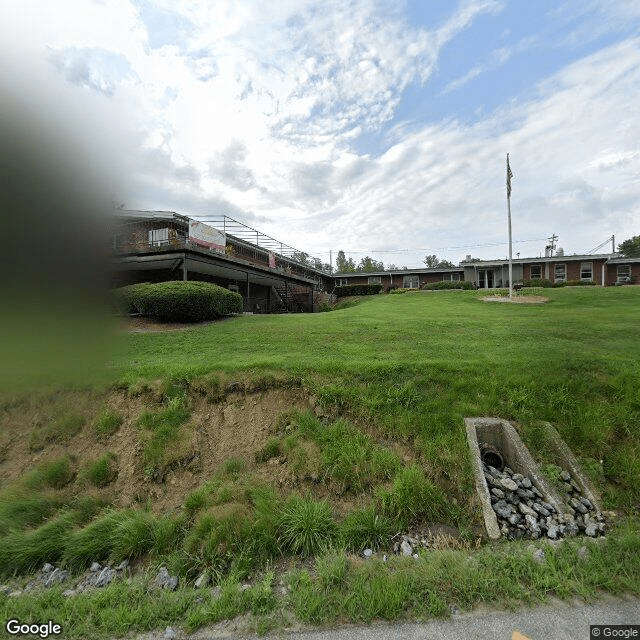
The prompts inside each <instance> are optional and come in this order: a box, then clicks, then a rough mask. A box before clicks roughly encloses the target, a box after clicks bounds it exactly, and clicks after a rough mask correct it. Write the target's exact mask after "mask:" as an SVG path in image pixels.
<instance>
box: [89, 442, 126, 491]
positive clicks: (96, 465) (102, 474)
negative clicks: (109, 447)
mask: <svg viewBox="0 0 640 640" xmlns="http://www.w3.org/2000/svg"><path fill="white" fill-rule="evenodd" d="M85 477H86V478H87V479H88V480H89V482H91V484H93V485H94V486H96V487H106V486H107V485H108V484H111V483H112V482H113V481H114V480H115V479H116V478H117V477H118V457H117V456H116V454H115V453H113V452H112V451H107V453H105V454H104V455H102V456H100V457H99V458H98V459H97V460H95V461H94V462H92V463H91V464H89V466H88V467H87V469H86V470H85Z"/></svg>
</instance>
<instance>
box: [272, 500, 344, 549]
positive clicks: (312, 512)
mask: <svg viewBox="0 0 640 640" xmlns="http://www.w3.org/2000/svg"><path fill="white" fill-rule="evenodd" d="M279 524H280V539H281V540H282V544H283V546H284V548H285V549H287V550H289V551H291V552H293V553H300V554H302V555H305V556H309V555H312V554H315V553H317V552H318V551H320V550H321V549H322V548H323V547H325V546H326V545H328V544H330V543H331V541H332V539H333V537H334V536H335V533H336V524H335V522H334V520H333V514H332V512H331V506H330V505H329V503H328V502H327V501H325V500H320V501H316V500H313V499H312V498H310V497H307V498H301V497H300V496H297V495H295V494H293V495H291V496H290V497H289V499H288V500H287V502H286V504H285V505H284V507H283V509H282V514H281V516H280V523H279Z"/></svg>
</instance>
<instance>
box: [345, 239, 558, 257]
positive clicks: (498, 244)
mask: <svg viewBox="0 0 640 640" xmlns="http://www.w3.org/2000/svg"><path fill="white" fill-rule="evenodd" d="M546 239H547V238H534V239H533V240H515V241H514V244H525V243H527V242H541V241H542V240H546ZM506 244H508V242H486V243H484V244H462V245H458V246H455V247H427V248H422V249H367V250H363V249H341V251H344V253H345V254H346V253H418V252H422V251H453V250H454V249H477V248H481V247H502V246H504V245H506Z"/></svg>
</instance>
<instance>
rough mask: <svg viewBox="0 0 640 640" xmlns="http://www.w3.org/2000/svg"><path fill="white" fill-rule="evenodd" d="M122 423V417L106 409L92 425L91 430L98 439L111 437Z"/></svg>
mask: <svg viewBox="0 0 640 640" xmlns="http://www.w3.org/2000/svg"><path fill="white" fill-rule="evenodd" d="M122 422H123V417H122V415H121V414H119V413H118V412H117V411H112V410H111V409H107V410H105V411H103V412H102V413H101V414H100V416H98V418H97V419H96V421H95V422H94V423H93V430H94V431H95V433H96V435H97V436H98V437H99V438H108V437H109V436H112V435H113V434H114V433H115V432H116V431H117V430H118V429H119V428H120V425H121V424H122Z"/></svg>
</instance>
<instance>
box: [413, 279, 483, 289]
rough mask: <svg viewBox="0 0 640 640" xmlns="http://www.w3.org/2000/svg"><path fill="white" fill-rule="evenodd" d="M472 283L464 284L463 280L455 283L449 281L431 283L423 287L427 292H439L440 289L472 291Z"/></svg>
mask: <svg viewBox="0 0 640 640" xmlns="http://www.w3.org/2000/svg"><path fill="white" fill-rule="evenodd" d="M473 288H474V286H473V282H466V281H465V280H458V281H457V282H451V281H449V280H443V281H442V282H432V283H430V284H427V285H425V286H424V289H426V290H427V291H439V290H440V289H473Z"/></svg>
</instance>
